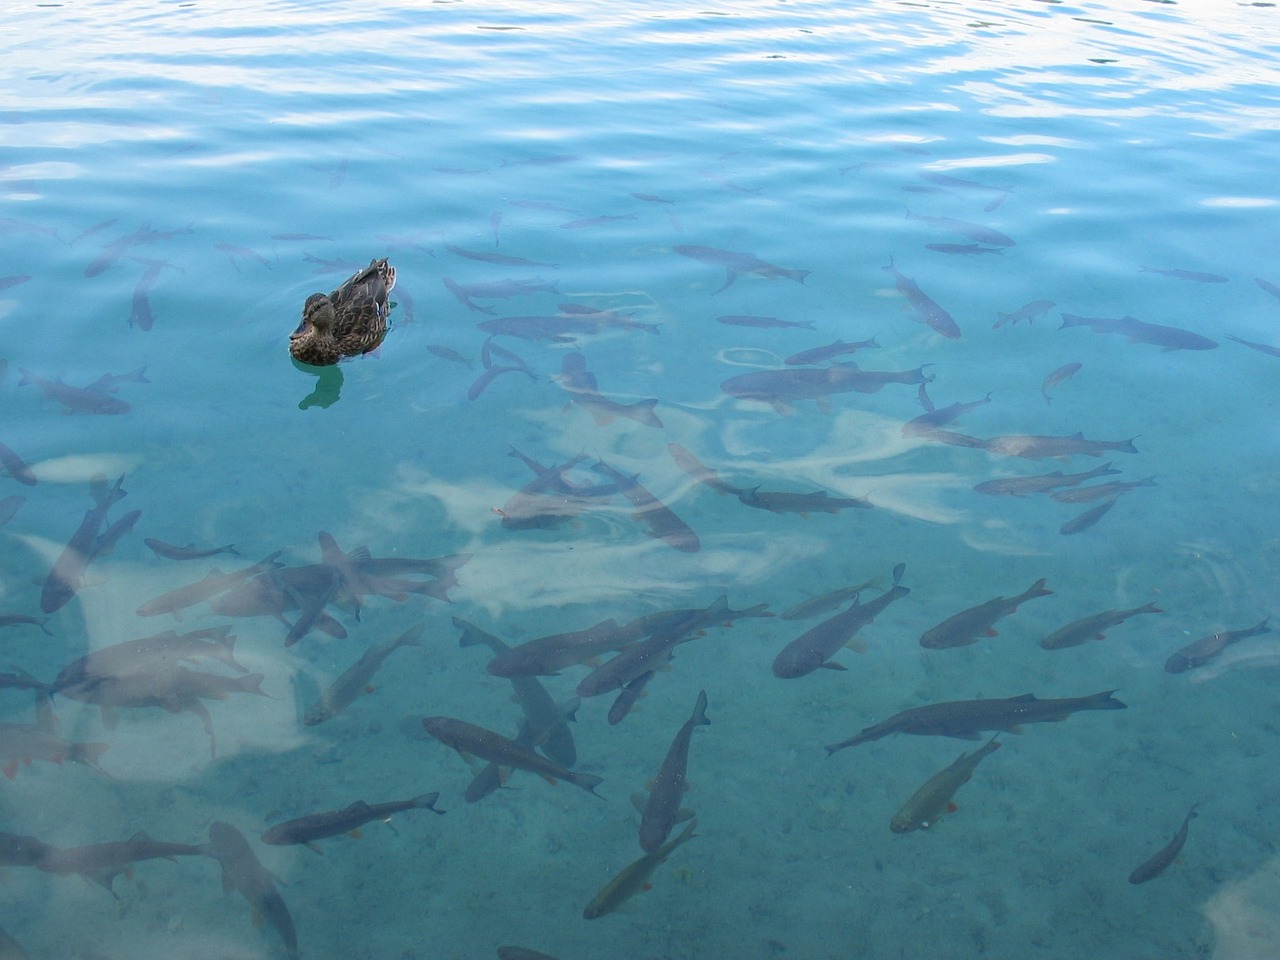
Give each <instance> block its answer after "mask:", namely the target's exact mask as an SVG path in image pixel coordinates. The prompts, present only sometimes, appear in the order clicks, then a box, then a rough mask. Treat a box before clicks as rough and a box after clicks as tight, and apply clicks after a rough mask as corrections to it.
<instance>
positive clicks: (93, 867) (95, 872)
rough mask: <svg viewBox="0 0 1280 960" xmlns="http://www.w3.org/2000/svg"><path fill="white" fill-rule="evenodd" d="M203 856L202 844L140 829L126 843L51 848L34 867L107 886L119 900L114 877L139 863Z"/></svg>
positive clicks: (205, 851)
mask: <svg viewBox="0 0 1280 960" xmlns="http://www.w3.org/2000/svg"><path fill="white" fill-rule="evenodd" d="M206 853H208V847H207V846H206V845H204V844H190V843H170V842H168V841H165V840H155V839H153V838H152V837H151V836H150V835H149V834H148V833H147V832H146V831H145V830H139V831H138V832H137V833H135V834H134V835H133V836H132V837H130V838H129V839H128V840H121V841H116V842H111V843H91V844H86V845H85V846H81V847H70V848H68V849H65V850H64V849H59V848H56V847H52V848H50V849H49V850H47V851H46V852H45V854H44V856H42V857H41V858H40V859H39V860H37V861H36V862H35V863H34V864H33V866H34V867H35V868H36V869H38V870H43V871H44V872H45V873H57V874H68V873H78V874H80V875H81V876H82V877H84V878H85V879H86V880H92V881H93V882H94V883H97V884H100V885H102V886H104V887H106V888H107V890H108V891H109V892H110V893H111V895H112V896H113V897H116V899H117V900H118V899H119V896H118V894H116V891H115V889H114V884H115V879H116V877H118V876H119V875H120V874H122V873H125V872H126V871H127V870H129V869H130V867H132V866H133V864H135V863H137V862H138V861H139V860H158V859H163V860H173V859H174V858H175V857H194V856H203V855H205V854H206ZM174 862H175V863H176V862H177V861H176V860H175V861H174Z"/></svg>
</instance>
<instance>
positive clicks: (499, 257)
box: [444, 243, 559, 270]
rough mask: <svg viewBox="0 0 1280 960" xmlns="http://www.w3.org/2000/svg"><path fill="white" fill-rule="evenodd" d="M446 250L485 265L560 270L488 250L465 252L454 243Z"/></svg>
mask: <svg viewBox="0 0 1280 960" xmlns="http://www.w3.org/2000/svg"><path fill="white" fill-rule="evenodd" d="M444 248H445V249H446V250H448V251H449V252H450V253H452V254H453V255H454V256H458V257H466V258H467V259H468V260H480V261H482V262H484V263H496V264H499V265H501V266H506V267H549V268H550V269H552V270H555V269H558V268H559V264H555V263H546V262H545V261H538V260H526V259H525V258H524V257H513V256H509V255H508V254H505V253H491V252H489V251H488V250H464V249H463V248H462V247H455V246H454V245H453V244H452V243H446V244H445V245H444Z"/></svg>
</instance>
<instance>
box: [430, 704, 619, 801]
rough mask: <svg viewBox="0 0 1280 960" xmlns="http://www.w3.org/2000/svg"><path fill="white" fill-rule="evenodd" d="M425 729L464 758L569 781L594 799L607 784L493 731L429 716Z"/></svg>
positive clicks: (555, 779)
mask: <svg viewBox="0 0 1280 960" xmlns="http://www.w3.org/2000/svg"><path fill="white" fill-rule="evenodd" d="M422 726H423V727H424V728H425V729H426V731H427V733H429V734H431V736H433V737H435V738H436V739H437V740H439V741H440V742H441V743H443V744H444V745H445V746H446V747H452V748H453V749H454V750H456V751H457V752H458V753H459V754H461V755H462V756H464V757H465V756H467V755H471V756H475V757H479V758H480V759H481V760H488V761H489V762H490V763H496V764H497V765H498V766H500V767H511V768H514V769H516V770H527V771H528V772H530V773H536V774H537V775H538V776H540V777H542V778H543V779H545V780H547V781H548V782H550V783H555V782H556V781H557V780H565V781H568V782H569V783H572V784H573V785H574V786H576V787H581V788H582V789H583V790H585V791H587V792H588V793H590V794H593V795H594V796H597V797H598V796H600V794H598V793H596V787H597V786H599V785H600V784H601V783H603V782H604V778H603V777H598V776H596V775H595V774H592V773H579V772H578V771H576V770H569V769H567V768H565V767H562V766H560V765H559V764H557V763H553V762H552V761H550V760H548V759H547V758H546V757H543V756H542V755H541V754H538V753H535V752H534V751H533V750H530V749H529V748H528V747H523V746H521V745H520V744H518V743H516V742H515V741H514V740H509V739H507V738H506V737H504V736H502V735H501V734H499V733H495V732H494V731H492V730H487V729H485V728H484V727H480V726H477V725H476V724H474V723H468V722H466V721H465V720H455V719H453V718H452V717H426V718H425V719H423V721H422Z"/></svg>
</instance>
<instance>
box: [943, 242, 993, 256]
mask: <svg viewBox="0 0 1280 960" xmlns="http://www.w3.org/2000/svg"><path fill="white" fill-rule="evenodd" d="M925 249H926V250H933V251H934V252H935V253H953V254H954V253H963V254H974V253H1004V250H1003V248H1001V247H984V246H982V244H980V243H926V244H925Z"/></svg>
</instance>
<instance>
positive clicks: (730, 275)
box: [711, 267, 738, 297]
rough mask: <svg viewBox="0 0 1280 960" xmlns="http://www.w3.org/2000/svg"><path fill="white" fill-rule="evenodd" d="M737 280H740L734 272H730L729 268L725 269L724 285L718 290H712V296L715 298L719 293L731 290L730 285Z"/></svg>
mask: <svg viewBox="0 0 1280 960" xmlns="http://www.w3.org/2000/svg"><path fill="white" fill-rule="evenodd" d="M737 279H738V275H737V274H736V273H735V272H734V271H732V270H730V269H729V268H728V267H725V269H724V283H722V284H721V285H720V286H719V287H718V288H717V289H715V290H712V291H711V296H713V297H714V296H715V295H716V294H717V293H720V291H722V290H727V289H728V288H729V285H730V284H731V283H733V281H735V280H737Z"/></svg>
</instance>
